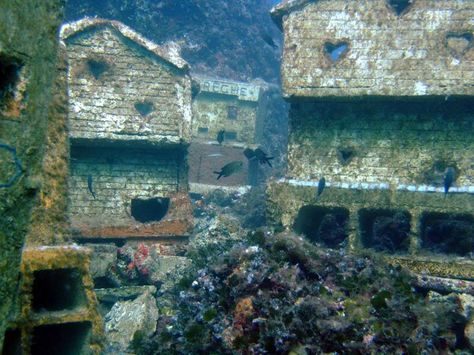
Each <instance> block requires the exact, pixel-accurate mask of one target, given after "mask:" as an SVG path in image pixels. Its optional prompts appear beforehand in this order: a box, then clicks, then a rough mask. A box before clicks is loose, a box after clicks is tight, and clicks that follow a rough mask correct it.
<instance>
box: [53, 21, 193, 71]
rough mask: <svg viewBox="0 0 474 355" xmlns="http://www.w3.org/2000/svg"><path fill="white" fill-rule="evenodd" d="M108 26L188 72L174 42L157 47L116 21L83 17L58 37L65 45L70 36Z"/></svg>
mask: <svg viewBox="0 0 474 355" xmlns="http://www.w3.org/2000/svg"><path fill="white" fill-rule="evenodd" d="M99 26H109V27H112V28H113V29H115V30H116V31H118V32H119V33H120V34H121V35H122V36H124V37H126V38H128V39H130V40H132V41H133V42H135V43H137V44H138V45H140V46H142V47H144V48H145V49H147V50H148V51H149V52H151V53H153V54H154V55H156V56H158V57H160V58H162V59H164V60H165V61H167V62H169V63H170V64H172V65H173V66H175V67H176V68H178V69H181V70H186V71H187V70H189V64H188V63H187V62H186V61H185V60H184V59H183V58H182V57H181V55H180V53H179V52H180V47H179V45H178V44H176V43H174V42H169V43H167V44H166V45H163V46H161V45H158V44H156V43H155V42H153V41H151V40H149V39H147V38H145V37H143V36H142V35H141V34H139V33H138V32H136V31H135V30H133V29H132V28H130V27H129V26H127V25H125V24H123V23H122V22H120V21H117V20H108V19H104V18H99V17H84V18H82V19H80V20H77V21H72V22H68V23H65V24H63V25H62V26H61V29H60V32H59V37H60V41H61V44H63V45H65V40H67V39H68V38H69V37H71V36H72V35H75V34H77V33H80V32H82V31H85V30H87V29H89V28H92V27H99Z"/></svg>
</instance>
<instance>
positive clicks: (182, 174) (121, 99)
mask: <svg viewBox="0 0 474 355" xmlns="http://www.w3.org/2000/svg"><path fill="white" fill-rule="evenodd" d="M61 38H62V43H63V44H64V45H65V46H66V48H67V55H68V83H69V126H70V141H71V167H70V181H69V209H68V212H69V215H70V218H71V224H72V228H73V232H74V235H75V236H76V237H77V238H97V237H106V238H128V237H158V236H160V237H162V236H184V235H187V234H188V233H189V230H190V228H191V219H190V211H189V206H190V205H189V199H188V197H187V166H186V161H185V155H186V148H187V144H188V143H189V141H190V136H191V79H190V77H189V75H188V72H189V67H188V64H187V63H186V62H185V61H184V60H183V59H182V58H181V57H179V55H178V54H177V51H176V50H175V48H173V47H170V48H165V47H161V46H158V45H156V44H154V43H152V42H150V41H148V40H147V39H145V38H143V37H142V36H140V35H139V34H137V33H136V32H134V31H133V30H131V29H130V28H128V27H127V26H125V25H123V24H121V23H119V22H116V21H109V20H104V19H97V18H94V19H91V18H85V19H82V20H80V21H77V22H74V23H69V24H66V25H64V26H63V27H62V30H61Z"/></svg>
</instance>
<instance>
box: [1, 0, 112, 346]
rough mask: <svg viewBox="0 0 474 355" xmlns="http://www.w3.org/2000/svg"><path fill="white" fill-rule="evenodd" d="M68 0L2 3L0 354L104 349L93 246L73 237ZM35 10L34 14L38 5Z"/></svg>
mask: <svg viewBox="0 0 474 355" xmlns="http://www.w3.org/2000/svg"><path fill="white" fill-rule="evenodd" d="M62 5H63V3H62V2H61V1H56V0H47V1H43V2H41V3H38V2H35V1H21V2H11V1H2V2H0V8H1V13H0V28H1V31H0V196H1V198H0V201H1V202H0V211H1V212H0V215H1V217H0V298H1V300H2V301H1V302H0V353H2V354H45V353H58V354H59V353H61V354H65V353H77V354H79V353H84V354H99V353H101V351H102V345H103V343H102V340H103V324H102V319H101V318H100V316H99V314H98V311H97V301H96V297H95V295H94V292H93V290H92V286H93V285H92V280H91V277H90V273H89V263H90V250H89V249H87V248H84V247H79V246H77V245H71V240H70V238H69V235H68V228H67V218H66V215H65V210H66V208H65V207H66V191H67V189H66V186H67V184H66V179H67V172H68V148H69V147H68V145H67V130H66V109H67V96H66V95H67V93H66V88H67V87H66V64H65V53H64V51H63V50H62V49H61V48H60V47H59V46H58V36H57V34H58V29H59V26H60V23H61V21H62V15H63V6H62ZM32 8H34V9H35V16H30V15H29V16H25V14H31V9H32Z"/></svg>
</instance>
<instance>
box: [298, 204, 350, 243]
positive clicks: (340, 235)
mask: <svg viewBox="0 0 474 355" xmlns="http://www.w3.org/2000/svg"><path fill="white" fill-rule="evenodd" d="M348 218H349V211H348V210H347V209H345V208H339V207H335V208H326V207H320V206H313V205H307V206H303V207H301V208H300V210H299V211H298V215H297V216H296V219H295V222H294V224H293V229H294V231H295V232H296V233H299V234H303V235H304V236H305V237H306V238H308V239H309V240H311V241H312V242H317V243H322V244H323V245H324V246H326V247H329V248H334V247H340V246H342V243H343V242H344V241H345V240H346V238H347V236H348V234H347V228H346V226H347V220H348Z"/></svg>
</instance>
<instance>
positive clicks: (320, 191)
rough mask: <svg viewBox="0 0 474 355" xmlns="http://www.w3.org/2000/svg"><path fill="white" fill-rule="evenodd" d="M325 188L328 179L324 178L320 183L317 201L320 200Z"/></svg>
mask: <svg viewBox="0 0 474 355" xmlns="http://www.w3.org/2000/svg"><path fill="white" fill-rule="evenodd" d="M325 187H326V179H325V178H324V176H323V177H322V178H321V179H319V181H318V190H317V191H316V199H318V198H319V196H321V194H322V193H323V191H324V188H325Z"/></svg>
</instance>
